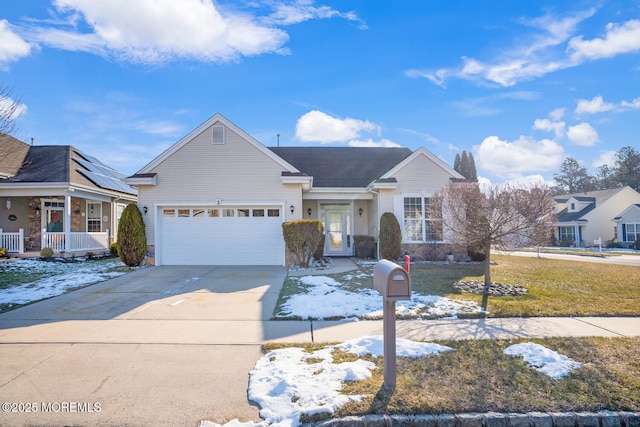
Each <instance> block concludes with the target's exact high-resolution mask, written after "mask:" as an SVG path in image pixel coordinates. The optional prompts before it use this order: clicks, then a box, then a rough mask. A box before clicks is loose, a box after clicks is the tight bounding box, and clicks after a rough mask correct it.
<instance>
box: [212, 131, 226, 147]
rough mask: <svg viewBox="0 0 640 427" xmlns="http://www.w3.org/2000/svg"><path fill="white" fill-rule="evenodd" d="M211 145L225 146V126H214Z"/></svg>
mask: <svg viewBox="0 0 640 427" xmlns="http://www.w3.org/2000/svg"><path fill="white" fill-rule="evenodd" d="M211 143H212V144H218V145H219V144H224V126H213V127H212V128H211Z"/></svg>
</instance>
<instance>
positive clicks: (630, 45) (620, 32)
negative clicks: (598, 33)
mask: <svg viewBox="0 0 640 427" xmlns="http://www.w3.org/2000/svg"><path fill="white" fill-rule="evenodd" d="M568 50H569V51H570V52H571V58H572V59H573V60H574V61H575V62H583V61H585V60H593V59H601V58H611V57H613V56H616V55H619V54H622V53H629V52H635V51H638V50H640V20H638V19H632V20H629V21H627V22H625V23H624V24H622V25H619V24H614V23H610V24H608V25H607V27H606V33H605V35H604V37H602V38H595V39H592V40H584V38H583V36H578V37H574V38H573V39H571V40H570V41H569V46H568Z"/></svg>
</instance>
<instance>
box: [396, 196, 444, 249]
mask: <svg viewBox="0 0 640 427" xmlns="http://www.w3.org/2000/svg"><path fill="white" fill-rule="evenodd" d="M432 202H433V199H432V198H431V197H405V198H404V238H405V240H407V241H411V242H431V241H435V240H442V222H441V221H439V220H436V219H434V218H431V217H429V211H430V208H431V204H432Z"/></svg>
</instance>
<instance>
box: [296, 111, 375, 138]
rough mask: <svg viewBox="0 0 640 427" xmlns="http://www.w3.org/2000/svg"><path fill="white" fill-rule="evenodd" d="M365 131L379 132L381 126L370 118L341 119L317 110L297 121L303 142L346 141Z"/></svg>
mask: <svg viewBox="0 0 640 427" xmlns="http://www.w3.org/2000/svg"><path fill="white" fill-rule="evenodd" d="M364 132H377V133H379V132H380V127H379V126H378V125H376V124H374V123H371V122H370V121H368V120H357V119H352V118H346V119H339V118H337V117H332V116H329V115H328V114H325V113H323V112H321V111H317V110H313V111H309V112H308V113H306V114H304V115H303V116H302V117H300V118H299V119H298V123H296V138H297V139H299V140H300V141H302V142H320V143H323V144H326V143H331V142H346V141H349V140H354V139H358V138H360V136H361V134H362V133H364Z"/></svg>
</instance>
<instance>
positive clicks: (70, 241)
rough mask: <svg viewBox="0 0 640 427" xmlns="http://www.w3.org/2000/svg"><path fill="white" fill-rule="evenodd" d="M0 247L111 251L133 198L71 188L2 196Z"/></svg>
mask: <svg viewBox="0 0 640 427" xmlns="http://www.w3.org/2000/svg"><path fill="white" fill-rule="evenodd" d="M0 203H1V205H0V210H5V211H6V212H3V213H4V215H2V217H1V218H0V247H4V248H6V249H7V251H8V252H9V253H13V254H24V253H39V252H40V250H42V249H43V248H51V249H52V250H53V251H54V253H58V254H63V255H64V254H65V253H67V254H72V253H78V252H91V251H108V250H109V246H110V244H111V243H113V242H114V241H115V238H116V236H115V233H114V232H115V231H116V230H117V224H118V220H119V218H120V215H121V214H122V211H123V210H124V208H125V207H126V205H127V204H128V203H130V201H128V200H113V201H112V200H109V198H105V197H104V196H99V195H96V194H91V195H84V194H81V193H80V192H68V193H67V194H62V195H54V194H50V195H44V196H41V195H33V196H16V197H2V198H0Z"/></svg>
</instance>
